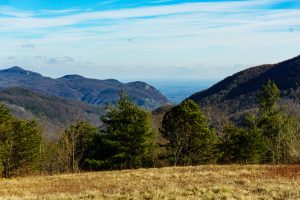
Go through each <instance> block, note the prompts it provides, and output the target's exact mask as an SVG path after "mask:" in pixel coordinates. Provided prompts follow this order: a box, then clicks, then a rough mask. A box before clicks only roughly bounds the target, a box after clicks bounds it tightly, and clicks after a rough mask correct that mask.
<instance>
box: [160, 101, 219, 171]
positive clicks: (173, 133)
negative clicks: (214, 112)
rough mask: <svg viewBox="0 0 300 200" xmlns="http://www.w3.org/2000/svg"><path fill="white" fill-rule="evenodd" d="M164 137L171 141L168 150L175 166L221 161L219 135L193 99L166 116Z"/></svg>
mask: <svg viewBox="0 0 300 200" xmlns="http://www.w3.org/2000/svg"><path fill="white" fill-rule="evenodd" d="M162 134H163V136H164V137H165V138H166V139H167V140H168V141H169V144H168V145H167V148H168V149H169V151H170V152H171V154H172V159H173V163H174V165H178V164H180V165H195V164H206V163H214V162H215V161H216V160H217V159H218V154H217V152H216V145H217V143H218V138H217V135H216V133H215V131H214V130H213V129H210V128H209V126H208V123H207V119H206V117H205V115H204V113H203V112H202V111H201V110H200V108H199V106H198V105H197V104H196V103H195V102H193V101H192V100H186V101H184V102H182V103H181V104H180V105H178V106H175V107H174V108H172V110H171V111H169V112H167V113H166V114H165V116H164V118H163V121H162Z"/></svg>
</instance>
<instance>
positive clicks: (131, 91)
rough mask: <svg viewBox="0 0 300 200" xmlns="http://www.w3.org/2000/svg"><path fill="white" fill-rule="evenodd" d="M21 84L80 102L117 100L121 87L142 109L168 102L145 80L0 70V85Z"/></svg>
mask: <svg viewBox="0 0 300 200" xmlns="http://www.w3.org/2000/svg"><path fill="white" fill-rule="evenodd" d="M10 87H21V88H27V89H30V90H32V91H35V92H40V93H42V94H45V95H52V96H58V97H63V98H67V99H72V100H78V101H83V102H86V103H89V104H96V105H106V104H109V103H113V102H115V101H117V99H118V98H119V93H120V91H121V90H123V91H125V92H127V93H128V95H129V96H131V97H132V98H133V99H134V101H135V102H136V103H137V104H138V105H140V106H143V107H144V108H147V109H151V110H153V109H156V108H158V107H160V106H162V105H165V104H168V100H167V98H166V97H165V96H163V95H162V94H161V93H160V92H159V91H158V90H157V89H155V88H154V87H152V86H150V85H149V84H147V83H144V82H139V81H137V82H132V83H127V84H124V83H121V82H119V81H117V80H114V79H108V80H97V79H89V78H85V77H83V76H80V75H76V74H75V75H66V76H63V77H61V78H58V79H52V78H48V77H44V76H42V75H40V74H38V73H35V72H32V71H28V70H24V69H22V68H20V67H17V66H15V67H12V68H9V69H5V70H0V88H10Z"/></svg>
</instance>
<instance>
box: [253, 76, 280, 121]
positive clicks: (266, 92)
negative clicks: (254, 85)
mask: <svg viewBox="0 0 300 200" xmlns="http://www.w3.org/2000/svg"><path fill="white" fill-rule="evenodd" d="M258 98H259V106H260V112H261V114H263V115H272V114H274V112H276V109H277V106H278V102H279V100H280V90H279V89H278V87H277V85H276V84H275V82H274V81H271V80H269V81H268V83H267V84H266V85H263V87H262V90H261V91H260V93H259V95H258Z"/></svg>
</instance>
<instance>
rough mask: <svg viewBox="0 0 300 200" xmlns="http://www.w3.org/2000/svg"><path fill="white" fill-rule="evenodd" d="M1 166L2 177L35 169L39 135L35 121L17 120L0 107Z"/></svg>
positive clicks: (38, 149) (37, 157)
mask: <svg viewBox="0 0 300 200" xmlns="http://www.w3.org/2000/svg"><path fill="white" fill-rule="evenodd" d="M0 113H1V117H0V127H1V128H0V146H1V152H2V153H1V166H3V171H4V176H5V177H11V175H12V173H15V174H17V173H22V172H27V171H32V170H34V169H36V167H37V164H38V159H39V151H40V143H41V135H40V131H39V129H38V127H37V124H36V123H35V121H24V120H17V119H15V118H14V117H12V116H11V115H10V114H9V112H8V110H7V109H6V108H5V107H4V106H1V107H0Z"/></svg>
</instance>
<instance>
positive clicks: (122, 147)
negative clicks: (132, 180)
mask: <svg viewBox="0 0 300 200" xmlns="http://www.w3.org/2000/svg"><path fill="white" fill-rule="evenodd" d="M102 121H103V123H104V129H105V130H104V131H103V133H102V134H101V135H98V142H96V143H97V144H98V147H96V149H98V150H97V152H95V154H98V155H95V156H94V157H93V158H91V159H89V164H90V165H91V166H93V167H97V168H117V169H124V168H138V167H150V166H153V164H154V152H155V149H156V139H157V133H156V132H155V131H154V130H152V128H151V115H150V113H149V112H148V111H146V110H144V109H142V108H140V107H139V106H137V105H136V104H134V103H133V102H132V101H131V100H130V99H129V98H128V97H127V95H125V94H124V93H122V94H121V95H120V101H119V102H118V103H117V104H116V105H115V106H108V108H107V113H106V115H105V116H103V117H102ZM99 154H101V155H99Z"/></svg>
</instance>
